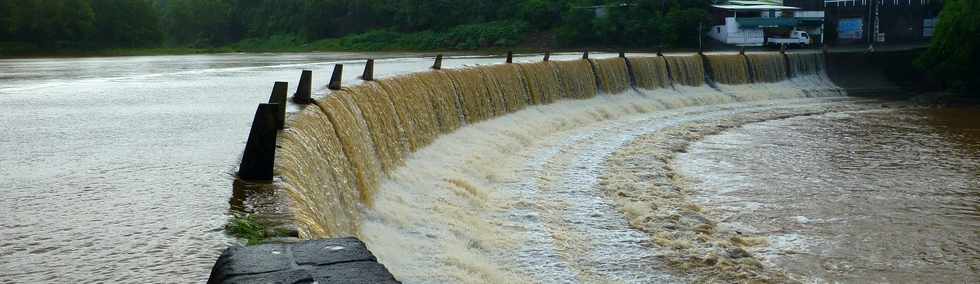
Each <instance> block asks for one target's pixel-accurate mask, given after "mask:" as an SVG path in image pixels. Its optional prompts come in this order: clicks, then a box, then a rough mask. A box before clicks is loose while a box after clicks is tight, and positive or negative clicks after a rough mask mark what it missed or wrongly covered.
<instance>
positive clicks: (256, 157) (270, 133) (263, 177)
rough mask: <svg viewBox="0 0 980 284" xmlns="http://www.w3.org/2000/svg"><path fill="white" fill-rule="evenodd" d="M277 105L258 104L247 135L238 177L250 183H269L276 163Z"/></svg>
mask: <svg viewBox="0 0 980 284" xmlns="http://www.w3.org/2000/svg"><path fill="white" fill-rule="evenodd" d="M278 109H279V105H278V104H260V105H259V107H258V109H257V110H256V111H255V118H254V119H253V120H252V130H251V131H250V132H249V133H248V142H247V143H246V144H245V153H244V154H242V163H241V164H240V165H239V166H238V177H239V178H241V179H243V180H251V181H271V180H272V176H273V168H274V167H275V162H276V136H277V135H278V134H279V130H278V129H276V122H277V119H276V112H278Z"/></svg>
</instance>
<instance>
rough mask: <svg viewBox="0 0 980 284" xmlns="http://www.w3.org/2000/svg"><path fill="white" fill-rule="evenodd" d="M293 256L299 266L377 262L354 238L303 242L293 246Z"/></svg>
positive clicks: (362, 244) (361, 243)
mask: <svg viewBox="0 0 980 284" xmlns="http://www.w3.org/2000/svg"><path fill="white" fill-rule="evenodd" d="M292 249H293V256H294V257H295V258H296V263H299V264H301V265H305V264H309V265H329V264H334V263H341V262H352V261H377V259H375V258H374V255H373V254H371V252H370V251H368V249H367V247H366V246H364V243H363V242H361V241H360V240H358V239H355V238H342V239H332V240H328V241H319V242H303V243H300V244H297V245H296V246H293V248H292Z"/></svg>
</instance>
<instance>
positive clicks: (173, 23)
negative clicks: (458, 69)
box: [0, 0, 711, 51]
mask: <svg viewBox="0 0 980 284" xmlns="http://www.w3.org/2000/svg"><path fill="white" fill-rule="evenodd" d="M621 3H622V1H612V0H571V1H567V0H0V50H2V49H7V50H8V51H9V50H11V49H15V48H18V47H19V48H21V49H39V50H61V49H69V50H91V49H105V48H141V47H192V48H211V47H223V46H233V47H234V46H240V47H258V48H261V47H263V46H265V47H268V48H270V49H275V48H281V47H288V46H306V47H308V48H310V49H356V50H384V49H403V50H431V49H476V48H487V47H511V46H517V45H521V44H523V43H527V42H535V43H537V45H536V46H541V45H545V46H550V47H554V46H583V45H590V46H642V47H653V46H660V45H663V46H671V47H682V46H692V45H695V44H696V43H697V29H698V23H699V22H702V21H706V18H707V8H708V5H709V4H710V3H711V0H637V1H630V4H628V5H627V4H621ZM597 6H605V8H601V9H598V10H600V11H597V8H596V7H597Z"/></svg>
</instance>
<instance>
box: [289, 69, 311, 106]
mask: <svg viewBox="0 0 980 284" xmlns="http://www.w3.org/2000/svg"><path fill="white" fill-rule="evenodd" d="M312 96H313V71H310V70H303V75H301V76H300V77H299V86H297V87H296V93H294V94H293V102H295V103H297V104H304V105H305V104H310V103H313V97H312Z"/></svg>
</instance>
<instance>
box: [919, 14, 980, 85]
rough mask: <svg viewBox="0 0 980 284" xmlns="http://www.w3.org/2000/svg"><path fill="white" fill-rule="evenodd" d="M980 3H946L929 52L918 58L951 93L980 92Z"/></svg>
mask: <svg viewBox="0 0 980 284" xmlns="http://www.w3.org/2000/svg"><path fill="white" fill-rule="evenodd" d="M978 45H980V1H976V0H946V2H945V6H944V7H943V11H942V12H941V13H940V17H939V23H938V24H937V25H936V33H935V36H934V37H933V39H932V44H931V46H930V47H929V50H928V51H926V53H925V54H924V55H923V56H922V58H920V60H919V63H920V64H922V65H923V66H924V67H925V68H926V69H927V70H929V71H930V72H931V73H932V74H933V75H934V76H936V77H937V78H939V79H941V80H943V81H946V82H949V83H951V85H952V86H950V87H952V88H953V89H957V90H960V91H967V92H974V93H973V94H975V95H976V94H977V93H975V92H980V52H978V49H977V48H978V47H980V46H978Z"/></svg>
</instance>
